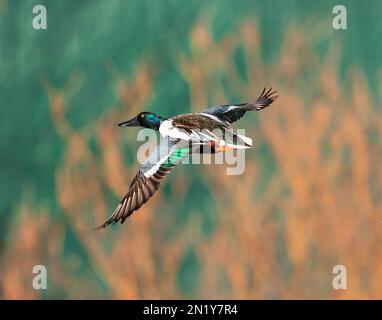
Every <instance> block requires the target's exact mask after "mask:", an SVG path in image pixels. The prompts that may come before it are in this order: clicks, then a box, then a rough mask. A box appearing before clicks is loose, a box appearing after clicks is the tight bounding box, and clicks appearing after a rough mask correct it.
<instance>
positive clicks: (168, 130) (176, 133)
mask: <svg viewBox="0 0 382 320" xmlns="http://www.w3.org/2000/svg"><path fill="white" fill-rule="evenodd" d="M159 132H160V134H161V135H162V136H163V137H166V136H168V137H170V138H173V139H182V140H190V139H191V137H190V135H189V134H187V132H186V131H184V130H182V129H178V128H176V127H174V126H173V125H172V119H168V120H165V121H163V122H162V123H161V125H160V127H159Z"/></svg>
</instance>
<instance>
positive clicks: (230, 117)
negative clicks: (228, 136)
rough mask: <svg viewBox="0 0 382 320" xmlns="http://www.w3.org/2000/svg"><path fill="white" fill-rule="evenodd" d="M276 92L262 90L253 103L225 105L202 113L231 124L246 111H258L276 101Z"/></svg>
mask: <svg viewBox="0 0 382 320" xmlns="http://www.w3.org/2000/svg"><path fill="white" fill-rule="evenodd" d="M276 93H277V91H272V88H270V89H269V90H266V88H264V90H263V92H262V93H261V95H260V96H259V97H258V98H257V99H256V101H254V102H245V103H239V104H233V105H231V104H227V105H220V106H215V107H211V108H208V109H207V110H205V111H203V113H207V114H210V115H213V116H215V117H217V118H219V119H220V120H222V121H227V122H228V123H233V122H235V121H237V120H239V119H240V118H241V117H242V116H244V114H245V113H246V112H247V111H259V110H262V109H264V108H266V107H268V106H269V105H270V104H271V103H272V102H273V101H275V100H276V99H277V97H278V96H277V95H276Z"/></svg>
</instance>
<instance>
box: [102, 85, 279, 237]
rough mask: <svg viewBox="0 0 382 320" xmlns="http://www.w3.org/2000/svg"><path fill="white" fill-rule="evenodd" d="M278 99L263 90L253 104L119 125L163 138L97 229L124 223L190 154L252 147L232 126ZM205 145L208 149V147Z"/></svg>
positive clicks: (144, 117) (145, 116) (147, 116)
mask: <svg viewBox="0 0 382 320" xmlns="http://www.w3.org/2000/svg"><path fill="white" fill-rule="evenodd" d="M277 97H278V96H277V95H276V91H272V89H269V90H266V89H265V88H264V90H263V92H262V93H261V95H260V96H259V97H258V98H257V99H256V101H254V102H249V103H240V104H230V105H220V106H215V107H211V108H208V109H206V110H204V111H203V112H199V113H188V114H181V115H177V116H174V117H172V118H164V117H161V116H159V115H157V114H154V113H151V112H141V113H140V114H138V115H137V116H136V117H134V118H133V119H131V120H128V121H124V122H121V123H119V124H118V125H119V126H120V127H136V126H141V127H145V128H150V129H154V130H158V131H159V132H160V134H161V135H162V136H163V138H162V140H161V142H160V144H159V145H158V146H157V148H156V150H155V152H153V153H152V154H151V155H150V156H149V158H148V159H147V160H146V161H145V163H144V164H143V165H142V166H141V168H140V169H139V171H138V173H137V174H136V175H135V177H134V178H133V180H132V182H131V184H130V188H129V191H128V192H127V193H126V195H125V196H124V197H123V199H122V200H121V202H120V203H119V205H118V206H117V208H116V209H115V210H114V212H113V213H112V215H111V216H110V217H109V219H107V220H106V222H104V223H103V224H101V225H99V226H98V227H96V229H97V230H99V229H102V228H105V227H107V226H108V225H110V224H113V223H116V222H118V221H121V223H123V222H124V221H125V220H126V218H127V217H129V216H130V215H131V214H132V213H133V212H134V211H136V210H138V209H139V208H140V207H141V206H142V205H143V204H144V203H146V202H147V201H148V200H149V199H150V198H151V197H152V196H153V194H154V193H155V191H157V190H158V188H159V184H160V181H161V179H163V178H164V177H165V176H166V175H167V174H168V173H169V172H170V171H171V169H172V168H173V167H174V166H175V165H177V164H179V163H180V162H181V161H182V159H184V158H185V157H186V156H188V155H190V153H193V152H199V153H203V152H205V151H203V150H209V151H208V152H210V153H216V152H222V151H226V150H228V149H239V148H250V147H252V139H250V138H248V137H245V136H242V135H239V134H237V133H236V131H235V130H234V129H233V128H232V126H231V124H232V123H233V122H235V121H237V120H239V119H240V118H242V117H243V116H244V114H245V113H246V112H247V111H259V110H262V109H264V108H266V107H268V106H269V105H270V104H271V103H272V102H273V101H275V100H276V99H277ZM206 146H208V147H209V148H205V147H206Z"/></svg>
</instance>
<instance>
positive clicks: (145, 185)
mask: <svg viewBox="0 0 382 320" xmlns="http://www.w3.org/2000/svg"><path fill="white" fill-rule="evenodd" d="M189 152H190V148H189V147H188V146H186V145H183V144H181V143H180V142H179V141H178V140H173V139H168V138H164V139H162V141H161V143H160V144H159V146H157V148H156V150H155V151H154V152H153V153H152V154H151V155H150V156H149V158H148V159H147V160H146V162H145V163H144V164H143V165H142V167H141V168H140V169H139V171H138V173H137V174H136V175H135V177H134V179H133V181H132V182H131V184H130V187H129V191H128V192H127V193H126V195H125V196H124V197H123V199H122V200H121V202H120V203H119V205H118V206H117V208H116V209H115V210H114V212H113V213H112V214H111V216H110V217H109V219H107V220H106V221H105V222H104V223H103V224H101V225H99V226H97V227H96V228H95V229H96V230H100V229H102V228H106V227H107V226H108V225H110V224H114V223H116V222H118V221H121V223H123V222H125V220H126V218H127V217H129V216H130V215H131V214H132V213H133V212H134V211H136V210H138V209H139V208H140V207H141V206H142V205H143V204H144V203H146V202H147V201H148V200H149V199H150V198H151V197H152V196H153V195H154V193H155V192H156V191H157V190H158V188H159V185H160V180H161V179H163V178H164V177H165V176H166V175H167V174H168V173H169V172H170V171H171V169H172V168H173V167H174V166H175V165H177V164H178V163H180V162H181V160H182V159H183V158H184V157H185V156H187V155H188V154H189Z"/></svg>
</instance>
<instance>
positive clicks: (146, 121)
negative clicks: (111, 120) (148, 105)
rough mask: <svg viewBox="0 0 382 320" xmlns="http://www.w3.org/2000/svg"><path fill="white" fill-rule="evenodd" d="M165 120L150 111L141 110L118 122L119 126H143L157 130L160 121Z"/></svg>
mask: <svg viewBox="0 0 382 320" xmlns="http://www.w3.org/2000/svg"><path fill="white" fill-rule="evenodd" d="M163 120H165V118H163V117H161V116H158V115H157V114H155V113H152V112H141V113H140V114H138V115H137V116H136V117H134V118H132V119H130V120H127V121H123V122H121V123H118V125H119V126H120V127H144V128H150V129H155V130H158V129H159V126H160V124H161V122H162V121H163Z"/></svg>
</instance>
